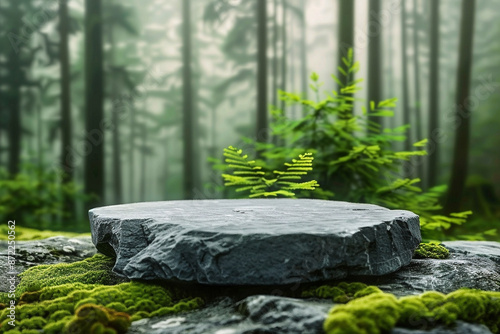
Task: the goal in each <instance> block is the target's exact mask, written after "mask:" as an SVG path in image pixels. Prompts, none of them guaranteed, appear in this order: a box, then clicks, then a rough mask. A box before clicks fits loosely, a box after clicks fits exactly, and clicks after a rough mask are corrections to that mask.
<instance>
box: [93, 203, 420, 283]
mask: <svg viewBox="0 0 500 334" xmlns="http://www.w3.org/2000/svg"><path fill="white" fill-rule="evenodd" d="M89 217H90V224H91V232H92V241H93V243H94V244H95V245H96V247H97V249H98V250H99V251H101V252H103V253H105V254H108V255H112V256H116V263H115V267H114V268H113V270H114V271H115V272H116V273H117V274H119V275H123V276H126V277H128V278H131V279H148V280H153V279H166V280H180V281H187V282H198V283H202V284H213V285H280V284H291V283H301V282H316V281H321V280H329V279H342V278H345V277H348V276H350V275H384V274H388V273H392V272H394V271H396V270H398V269H399V268H401V267H403V266H405V265H407V264H408V263H410V261H411V258H412V255H413V251H414V250H415V248H416V247H417V246H418V244H419V243H420V241H421V236H420V224H419V219H418V216H417V215H415V214H414V213H411V212H409V211H402V210H389V209H386V208H382V207H379V206H376V205H370V204H353V203H347V202H334V201H322V200H306V199H253V200H252V199H248V200H202V201H168V202H149V203H135V204H125V205H116V206H108V207H102V208H96V209H92V210H90V212H89Z"/></svg>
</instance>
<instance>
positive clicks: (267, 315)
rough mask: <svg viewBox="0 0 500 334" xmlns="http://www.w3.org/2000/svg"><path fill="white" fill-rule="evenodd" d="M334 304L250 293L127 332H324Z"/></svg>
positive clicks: (134, 326)
mask: <svg viewBox="0 0 500 334" xmlns="http://www.w3.org/2000/svg"><path fill="white" fill-rule="evenodd" d="M331 306H332V304H331V302H330V301H313V300H297V299H292V298H286V297H278V296H265V295H255V296H250V297H247V298H245V299H243V300H242V301H240V302H235V301H234V300H233V299H230V298H224V299H221V300H219V301H217V302H214V303H213V304H211V305H209V306H207V307H206V308H204V309H202V310H199V311H195V312H190V313H187V314H183V315H182V316H176V317H164V318H161V317H160V318H156V319H143V320H139V321H136V322H134V323H132V326H131V327H130V329H129V331H128V334H139V333H148V334H160V333H166V332H168V333H171V334H183V333H186V334H187V333H189V334H208V333H214V334H215V333H218V334H243V333H245V334H250V333H255V334H257V333H262V334H267V333H269V334H271V333H289V334H309V333H310V334H313V333H322V332H323V331H322V328H323V322H324V320H325V318H326V314H327V312H328V310H329V309H330V308H331ZM200 319H203V321H200Z"/></svg>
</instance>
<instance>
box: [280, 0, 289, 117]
mask: <svg viewBox="0 0 500 334" xmlns="http://www.w3.org/2000/svg"><path fill="white" fill-rule="evenodd" d="M281 7H282V10H283V11H282V12H281V21H282V22H281V24H282V25H281V85H280V86H281V87H280V89H281V90H282V91H286V90H287V88H286V80H287V46H288V34H287V16H288V15H287V14H288V11H287V5H286V0H283V1H282V6H281ZM280 109H281V110H282V111H283V113H284V112H285V101H281V106H280Z"/></svg>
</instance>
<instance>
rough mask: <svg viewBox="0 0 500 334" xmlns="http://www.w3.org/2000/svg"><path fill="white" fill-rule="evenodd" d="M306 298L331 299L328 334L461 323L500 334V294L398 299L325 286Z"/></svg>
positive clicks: (365, 289)
mask: <svg viewBox="0 0 500 334" xmlns="http://www.w3.org/2000/svg"><path fill="white" fill-rule="evenodd" d="M302 296H303V297H317V298H331V299H332V300H333V301H334V302H335V303H345V304H340V305H335V306H334V307H333V308H332V309H331V310H330V312H329V314H328V316H327V318H326V320H325V323H324V330H325V332H326V333H327V334H379V333H388V332H390V330H391V329H392V328H394V327H396V326H397V327H404V328H418V329H429V328H433V327H436V326H438V325H443V326H449V327H451V326H453V325H454V324H455V322H456V321H457V320H462V321H466V322H470V323H477V324H484V325H486V326H487V327H488V328H489V329H490V330H491V332H492V333H500V292H492V291H482V290H473V289H459V290H457V291H454V292H452V293H450V294H448V295H445V294H442V293H439V292H435V291H429V292H425V293H423V294H421V295H418V296H406V297H401V298H396V297H395V296H394V295H392V294H388V293H384V292H382V291H381V290H380V289H379V288H377V287H375V286H368V285H366V284H363V283H340V284H338V285H323V286H320V287H318V288H312V289H309V290H305V291H303V292H302Z"/></svg>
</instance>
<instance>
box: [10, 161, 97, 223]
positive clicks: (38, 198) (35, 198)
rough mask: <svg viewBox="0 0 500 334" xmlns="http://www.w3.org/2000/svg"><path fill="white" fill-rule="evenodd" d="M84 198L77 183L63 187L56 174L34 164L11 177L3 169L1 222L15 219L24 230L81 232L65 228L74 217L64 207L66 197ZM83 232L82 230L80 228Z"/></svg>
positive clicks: (24, 167) (26, 166) (25, 166)
mask: <svg viewBox="0 0 500 334" xmlns="http://www.w3.org/2000/svg"><path fill="white" fill-rule="evenodd" d="M65 197H73V198H76V199H80V200H82V199H84V198H86V197H87V196H85V195H83V193H82V191H81V190H80V189H79V188H77V187H76V186H75V184H74V183H69V184H61V183H60V181H59V176H58V174H57V172H56V171H51V172H48V171H43V170H41V169H39V168H37V167H36V166H33V165H28V164H27V165H24V166H23V170H22V171H21V172H20V173H18V174H16V175H15V176H14V177H11V176H10V175H9V174H8V173H7V172H6V171H5V170H4V169H0V219H1V220H2V221H4V222H7V221H8V220H16V222H17V223H18V225H22V226H23V227H35V228H39V229H40V228H41V229H43V228H49V229H52V230H54V229H58V228H64V229H70V230H73V231H75V230H78V227H77V226H75V225H74V223H73V224H72V225H71V226H63V225H62V224H61V223H60V221H61V220H64V221H65V222H66V224H67V223H68V222H71V221H74V219H75V217H73V216H72V214H71V212H68V211H67V210H66V208H65V203H64V198H65ZM80 229H81V228H80Z"/></svg>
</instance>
